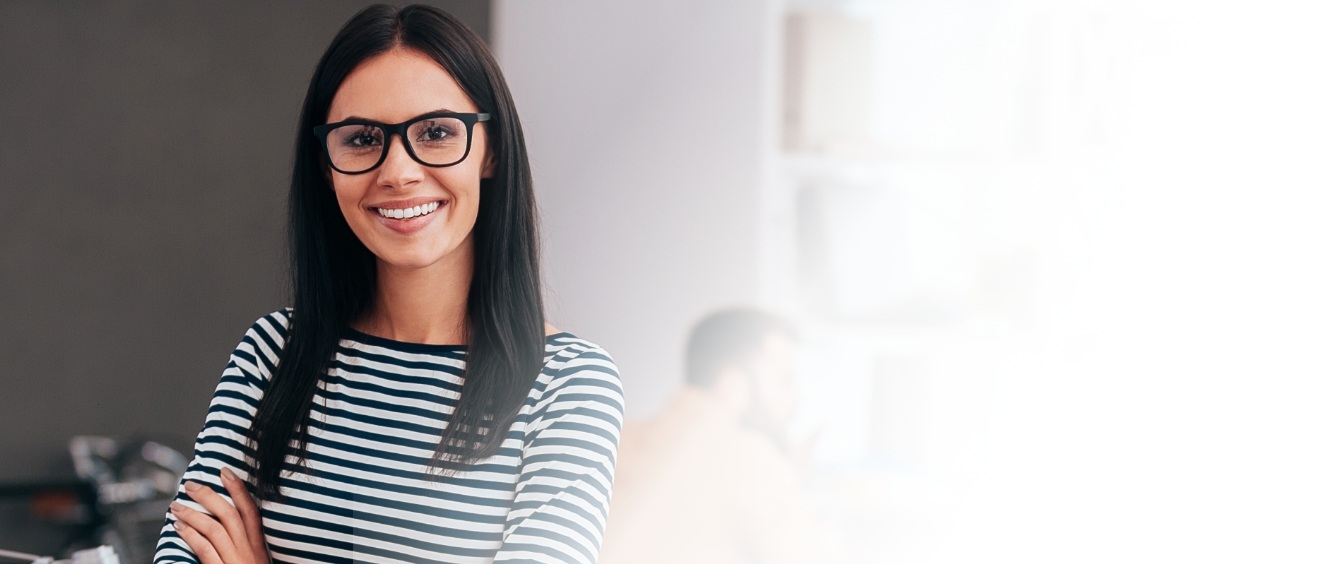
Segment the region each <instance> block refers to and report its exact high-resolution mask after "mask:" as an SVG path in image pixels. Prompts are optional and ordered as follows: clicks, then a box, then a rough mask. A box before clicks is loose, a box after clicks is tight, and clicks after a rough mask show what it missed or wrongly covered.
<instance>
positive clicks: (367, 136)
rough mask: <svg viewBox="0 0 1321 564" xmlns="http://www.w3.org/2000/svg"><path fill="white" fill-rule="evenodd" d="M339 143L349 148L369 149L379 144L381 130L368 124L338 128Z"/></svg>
mask: <svg viewBox="0 0 1321 564" xmlns="http://www.w3.org/2000/svg"><path fill="white" fill-rule="evenodd" d="M340 129H342V130H343V131H340V132H338V133H340V135H338V137H339V140H340V145H341V146H343V147H346V148H349V149H369V148H372V147H379V146H380V145H381V130H380V129H378V128H376V127H372V126H370V125H354V126H347V127H343V128H340Z"/></svg>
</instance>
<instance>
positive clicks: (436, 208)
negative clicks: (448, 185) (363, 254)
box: [369, 198, 449, 235]
mask: <svg viewBox="0 0 1321 564" xmlns="http://www.w3.org/2000/svg"><path fill="white" fill-rule="evenodd" d="M448 206H449V200H437V199H435V198H413V199H411V200H396V201H391V202H382V203H380V204H378V205H375V206H369V209H371V210H372V211H373V212H375V214H376V221H379V222H381V225H384V226H385V227H388V228H390V230H392V231H394V232H396V233H399V234H401V235H411V234H413V233H417V232H418V231H421V230H422V229H424V228H426V226H427V225H430V224H431V221H432V220H433V219H435V218H436V216H438V215H440V214H438V213H437V212H441V211H445V210H446V209H447V208H448Z"/></svg>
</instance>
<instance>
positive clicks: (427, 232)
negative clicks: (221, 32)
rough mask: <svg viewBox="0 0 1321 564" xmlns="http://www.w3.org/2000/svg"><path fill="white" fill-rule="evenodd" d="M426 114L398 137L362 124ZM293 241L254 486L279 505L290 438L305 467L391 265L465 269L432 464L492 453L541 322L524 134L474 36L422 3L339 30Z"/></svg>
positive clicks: (311, 129)
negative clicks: (456, 347) (328, 374)
mask: <svg viewBox="0 0 1321 564" xmlns="http://www.w3.org/2000/svg"><path fill="white" fill-rule="evenodd" d="M437 111H442V112H448V113H455V114H461V115H459V116H436V115H434V112H437ZM478 114H482V115H478ZM422 117H425V118H426V119H425V120H422V121H416V122H414V123H412V124H411V125H410V126H408V128H407V129H406V130H404V131H403V132H402V134H401V135H395V134H391V133H390V132H389V131H387V130H385V129H381V128H377V127H374V126H371V125H368V124H366V123H364V122H374V123H380V124H383V125H386V126H389V125H394V124H402V123H404V122H410V121H413V120H414V119H415V118H422ZM451 117H452V118H454V119H449V118H451ZM344 122H349V123H344ZM338 126H343V127H338ZM456 140H457V141H461V142H462V143H461V144H462V148H463V150H461V151H458V150H456V149H455V147H456V145H455V141H456ZM373 155H375V156H376V157H377V158H376V159H375V160H373ZM432 165H444V166H432ZM410 200H411V201H410ZM417 206H421V207H417ZM410 208H411V211H409V209H410ZM419 213H425V215H422V216H421V217H416V218H412V219H407V218H401V217H398V216H407V215H417V214H419ZM387 216H397V217H387ZM289 239H290V253H289V254H290V260H291V263H292V264H291V274H292V283H293V284H292V285H293V301H294V312H293V317H294V319H293V324H292V327H291V329H290V335H289V337H288V339H287V340H286V343H285V346H284V349H283V351H282V353H281V362H280V364H279V365H277V369H276V370H277V372H276V374H275V375H274V376H273V377H272V379H271V385H270V387H269V389H268V390H267V392H266V394H265V396H264V399H263V401H262V405H261V406H260V407H259V409H258V413H257V415H256V418H255V420H254V424H253V428H252V430H251V432H250V436H249V438H250V440H251V441H253V442H254V443H255V444H256V446H257V455H256V457H255V460H254V466H256V468H257V472H256V476H255V480H256V482H257V484H256V485H257V486H258V490H259V491H260V492H261V493H262V494H263V495H268V496H271V497H274V498H278V497H279V492H278V490H277V489H276V488H275V482H276V479H277V477H278V472H279V470H280V467H281V466H282V461H283V459H284V454H285V450H287V447H285V446H284V445H289V444H290V440H291V439H292V440H293V441H294V446H293V447H291V448H292V452H293V453H294V454H295V455H297V457H298V458H299V459H300V460H301V459H303V458H304V456H305V451H303V448H304V447H305V445H306V432H307V426H306V425H304V424H303V422H305V421H306V419H307V417H308V415H309V413H310V408H311V403H312V399H313V397H314V393H315V390H316V383H317V380H318V378H319V377H320V376H319V375H320V374H321V373H322V372H323V371H324V370H325V368H326V367H327V366H329V363H330V361H331V359H332V358H333V356H334V351H335V348H336V346H337V344H338V341H339V339H340V337H341V336H342V335H343V333H344V331H345V329H346V328H347V327H349V326H350V324H351V323H353V322H354V321H357V320H359V319H361V318H362V317H363V316H364V315H367V314H368V313H370V312H369V310H370V308H371V306H372V305H373V303H374V298H375V292H376V288H377V275H378V272H380V271H381V269H387V268H392V269H419V268H443V269H461V270H466V269H471V273H472V276H471V283H470V285H469V289H468V293H467V315H466V319H465V320H464V321H465V322H466V327H467V337H468V338H467V344H468V350H467V355H466V358H465V360H466V366H465V373H464V385H463V390H462V392H461V399H460V402H459V404H458V405H457V406H456V408H455V412H454V413H453V414H452V415H451V417H450V423H449V425H448V426H447V428H446V430H445V435H444V436H443V437H442V441H441V446H440V448H439V449H438V451H437V453H436V454H437V456H436V459H435V460H434V462H435V463H436V465H437V466H439V467H442V468H443V469H447V470H454V469H462V468H464V467H466V465H468V464H471V463H473V462H476V461H478V460H480V459H483V458H486V457H489V456H491V455H493V454H495V452H497V451H498V446H499V443H500V441H501V440H502V438H503V436H504V434H505V433H506V432H507V430H508V428H509V425H510V424H511V423H512V422H513V420H514V419H515V418H516V416H517V411H518V409H519V407H521V405H522V402H523V400H524V399H526V396H527V392H528V390H529V388H530V387H531V385H532V382H533V381H534V380H535V378H536V375H537V373H538V372H539V370H540V368H541V363H542V360H543V356H542V355H543V352H544V346H545V341H544V329H543V327H544V314H543V309H542V298H541V281H540V271H539V258H538V241H537V218H536V204H535V201H534V198H533V192H532V179H531V174H530V170H529V166H528V157H527V154H526V152H525V147H524V142H523V133H522V126H521V125H520V123H519V118H518V113H517V112H516V110H515V108H514V102H513V97H512V95H511V94H510V92H509V89H508V87H507V86H506V84H505V80H504V77H503V75H502V73H501V71H500V68H499V66H498V65H497V64H496V61H495V58H494V56H493V55H492V54H491V52H490V50H489V49H488V48H487V47H486V45H485V44H484V43H483V42H482V40H481V39H480V38H479V37H478V36H477V35H476V34H475V33H474V32H473V31H472V30H470V29H469V28H468V27H467V26H465V25H463V24H462V23H461V22H459V21H458V20H456V19H455V18H453V17H452V16H450V15H449V14H447V13H445V12H443V11H441V10H438V9H436V8H432V7H429V6H425V5H413V6H408V7H404V8H396V7H393V6H386V5H374V6H370V7H368V8H366V9H364V10H362V11H361V12H359V13H358V14H356V15H355V16H353V18H351V19H350V20H349V21H348V22H347V23H346V24H345V25H344V27H343V28H341V29H340V31H339V33H338V34H337V35H336V36H335V38H334V39H333V40H332V41H331V43H330V45H329V47H327V49H326V52H325V53H324V55H323V56H322V57H321V59H320V62H319V63H318V64H317V67H316V70H315V71H314V73H313V75H312V79H311V82H310V84H309V86H308V90H307V94H306V97H305V98H304V101H303V109H302V113H301V117H300V119H299V123H298V129H297V132H296V138H295V151H294V170H293V175H292V179H291V185H290V192H289ZM440 291H442V289H440V288H438V289H437V292H440ZM295 429H296V431H295Z"/></svg>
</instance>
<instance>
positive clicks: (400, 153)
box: [376, 135, 424, 188]
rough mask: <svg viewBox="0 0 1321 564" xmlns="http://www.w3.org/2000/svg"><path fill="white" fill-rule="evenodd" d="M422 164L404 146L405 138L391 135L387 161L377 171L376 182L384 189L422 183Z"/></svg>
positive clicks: (386, 156) (386, 154)
mask: <svg viewBox="0 0 1321 564" xmlns="http://www.w3.org/2000/svg"><path fill="white" fill-rule="evenodd" d="M423 174H424V173H423V171H422V164H421V163H419V162H417V161H415V160H413V157H412V156H411V155H409V154H408V148H407V147H405V146H404V138H403V137H402V136H400V135H391V136H390V139H389V149H387V150H386V152H385V161H384V162H382V163H381V166H380V167H379V168H378V169H377V170H376V182H377V184H380V185H381V186H382V187H384V188H403V187H405V186H408V185H410V184H415V183H417V182H421V181H422V176H423Z"/></svg>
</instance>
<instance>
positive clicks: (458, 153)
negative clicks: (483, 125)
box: [312, 112, 491, 174]
mask: <svg viewBox="0 0 1321 564" xmlns="http://www.w3.org/2000/svg"><path fill="white" fill-rule="evenodd" d="M490 119H491V114H461V113H454V112H432V113H429V114H423V115H420V116H418V117H415V118H413V119H410V120H408V121H405V122H403V123H381V122H379V121H371V120H366V119H349V120H344V121H340V122H335V123H327V124H324V125H318V126H316V127H313V128H312V133H313V134H315V135H316V136H317V138H319V139H320V140H321V147H322V148H323V149H325V155H326V160H327V162H329V163H330V167H331V168H333V169H335V170H337V171H339V172H342V173H344V174H362V173H364V172H367V171H370V170H372V169H374V168H376V167H378V166H380V165H381V163H383V162H385V155H386V153H388V152H389V151H390V138H391V137H392V136H394V135H399V136H400V137H402V138H403V140H404V148H405V149H407V150H408V154H409V155H410V156H412V157H413V160H415V161H417V162H419V163H422V164H424V165H426V166H430V167H442V166H454V165H456V164H459V163H461V162H463V159H465V158H467V157H468V151H469V150H471V149H472V126H473V124H475V123H477V122H479V121H489V120H490Z"/></svg>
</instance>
